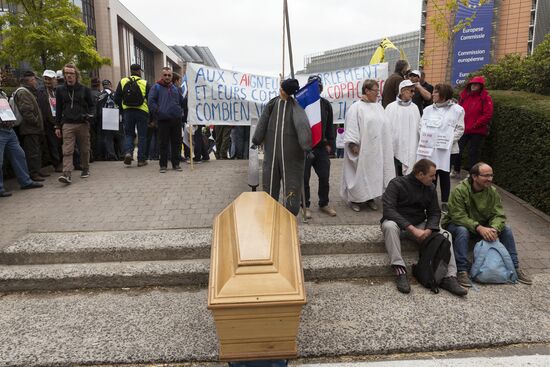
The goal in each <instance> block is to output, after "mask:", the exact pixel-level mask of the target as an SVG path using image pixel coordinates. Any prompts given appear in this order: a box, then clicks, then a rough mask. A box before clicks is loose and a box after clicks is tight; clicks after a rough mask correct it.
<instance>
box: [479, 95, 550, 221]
mask: <svg viewBox="0 0 550 367" xmlns="http://www.w3.org/2000/svg"><path fill="white" fill-rule="evenodd" d="M491 96H492V97H493V100H494V116H493V120H492V122H491V131H490V134H489V136H488V137H487V139H486V140H485V144H484V147H483V151H482V154H481V157H482V159H483V160H484V161H486V162H487V163H489V164H490V165H491V166H493V169H494V171H495V183H496V184H497V185H499V186H500V187H502V188H504V189H505V190H507V191H509V192H511V193H513V194H514V195H516V196H518V197H520V198H522V199H523V200H525V201H527V202H529V203H530V204H531V205H533V206H534V207H536V208H538V209H540V210H542V211H543V212H545V213H547V214H550V184H549V183H550V164H549V161H550V97H547V96H542V95H540V94H531V93H525V92H514V91H491Z"/></svg>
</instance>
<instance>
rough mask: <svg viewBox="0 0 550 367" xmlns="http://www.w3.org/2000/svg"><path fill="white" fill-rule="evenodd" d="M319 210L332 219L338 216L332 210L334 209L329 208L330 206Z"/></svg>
mask: <svg viewBox="0 0 550 367" xmlns="http://www.w3.org/2000/svg"><path fill="white" fill-rule="evenodd" d="M319 210H320V211H322V212H323V213H325V214H328V215H330V216H331V217H335V216H336V210H334V209H332V208H331V207H330V206H328V205H326V206H322V207H320V208H319Z"/></svg>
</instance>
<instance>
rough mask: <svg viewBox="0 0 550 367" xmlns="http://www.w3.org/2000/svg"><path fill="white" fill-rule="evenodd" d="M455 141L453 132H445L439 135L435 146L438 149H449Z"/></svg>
mask: <svg viewBox="0 0 550 367" xmlns="http://www.w3.org/2000/svg"><path fill="white" fill-rule="evenodd" d="M452 143H453V133H452V132H451V133H449V132H448V131H447V132H444V133H439V134H438V135H437V141H436V144H435V147H436V148H437V149H449V148H450V147H451V144H452Z"/></svg>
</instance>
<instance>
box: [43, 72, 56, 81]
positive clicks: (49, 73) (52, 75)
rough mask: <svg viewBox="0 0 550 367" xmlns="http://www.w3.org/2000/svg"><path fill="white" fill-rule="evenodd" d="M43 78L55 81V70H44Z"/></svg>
mask: <svg viewBox="0 0 550 367" xmlns="http://www.w3.org/2000/svg"><path fill="white" fill-rule="evenodd" d="M42 76H45V77H46V78H50V79H53V78H55V77H56V76H57V74H56V73H55V71H53V70H44V72H43V73H42Z"/></svg>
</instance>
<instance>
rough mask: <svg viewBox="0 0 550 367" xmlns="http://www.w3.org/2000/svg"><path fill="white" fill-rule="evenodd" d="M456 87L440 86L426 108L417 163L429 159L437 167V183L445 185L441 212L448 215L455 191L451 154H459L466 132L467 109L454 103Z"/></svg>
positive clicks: (421, 125)
mask: <svg viewBox="0 0 550 367" xmlns="http://www.w3.org/2000/svg"><path fill="white" fill-rule="evenodd" d="M452 98H453V88H452V87H451V86H450V85H449V84H437V85H436V86H435V88H434V92H433V104H432V105H430V106H428V107H426V109H425V110H424V114H423V115H422V120H421V121H420V141H419V142H418V150H417V156H416V158H417V160H419V159H422V158H427V159H429V160H431V161H433V162H434V163H435V164H436V165H437V175H436V183H437V180H438V179H439V180H440V182H441V209H442V210H443V211H444V212H447V201H449V193H450V191H451V178H450V176H449V172H450V170H451V163H450V160H451V154H455V153H458V140H459V139H460V137H461V136H462V134H463V133H464V109H463V108H462V107H460V106H459V105H458V104H456V103H455V102H453V100H452Z"/></svg>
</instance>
